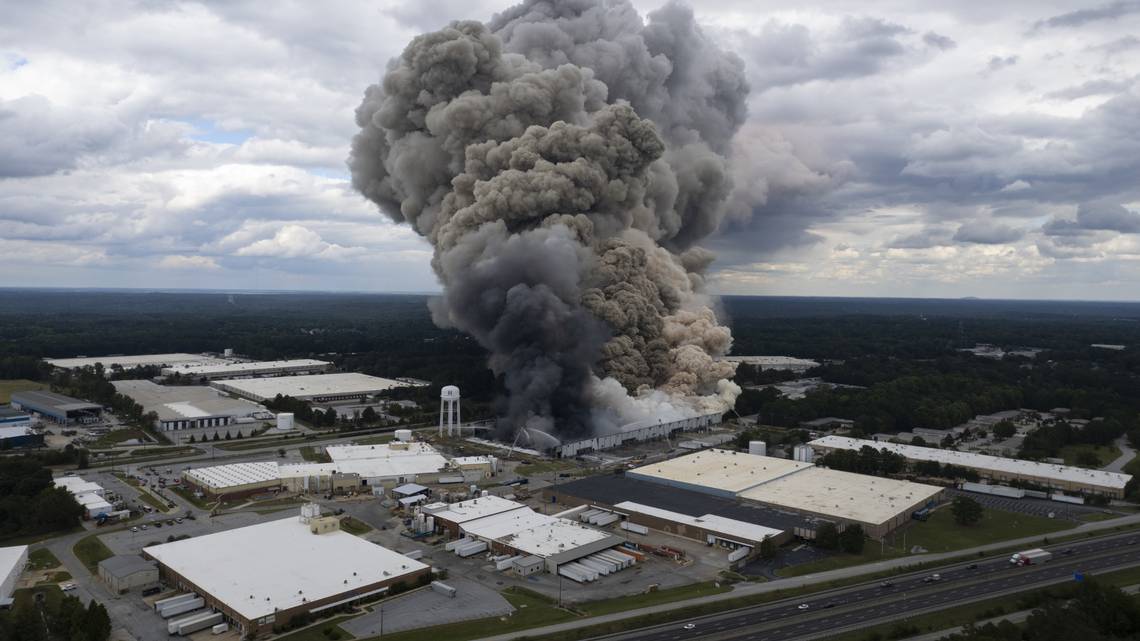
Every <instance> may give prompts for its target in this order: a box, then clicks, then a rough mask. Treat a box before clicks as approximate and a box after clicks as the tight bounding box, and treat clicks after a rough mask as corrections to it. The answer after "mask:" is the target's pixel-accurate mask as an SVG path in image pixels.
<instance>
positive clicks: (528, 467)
mask: <svg viewBox="0 0 1140 641" xmlns="http://www.w3.org/2000/svg"><path fill="white" fill-rule="evenodd" d="M547 472H567V473H574V472H582V473H585V470H583V469H582V468H580V467H578V465H577V464H576V463H575V462H574V461H565V460H562V461H536V462H532V463H523V464H522V465H519V466H518V467H516V468H515V473H516V474H520V475H522V476H530V475H533V474H546V473H547Z"/></svg>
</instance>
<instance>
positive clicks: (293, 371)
mask: <svg viewBox="0 0 1140 641" xmlns="http://www.w3.org/2000/svg"><path fill="white" fill-rule="evenodd" d="M330 369H332V363H330V362H328V361H318V360H314V359H311V358H298V359H293V360H285V361H249V362H240V363H228V362H226V363H216V364H206V365H201V364H194V363H183V364H180V365H172V366H170V367H164V368H162V375H163V376H173V375H175V374H178V375H179V376H183V377H187V378H192V379H198V380H208V381H212V380H215V379H219V378H247V377H248V378H254V377H266V376H289V375H298V374H319V373H321V372H327V371H328V370H330Z"/></svg>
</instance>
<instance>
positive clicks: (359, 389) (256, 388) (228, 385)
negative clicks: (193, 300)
mask: <svg viewBox="0 0 1140 641" xmlns="http://www.w3.org/2000/svg"><path fill="white" fill-rule="evenodd" d="M210 384H211V385H214V386H216V387H218V388H220V389H225V390H227V391H232V392H234V393H236V394H240V395H242V396H246V397H250V398H255V399H258V400H263V399H271V398H274V397H276V396H277V395H278V394H281V395H282V396H292V397H293V398H296V399H301V400H304V399H309V398H315V397H325V396H335V395H353V394H360V395H368V394H378V393H380V392H382V391H384V390H389V389H393V388H396V387H411V386H412V384H411V383H404V382H402V381H397V380H393V379H390V378H379V377H376V376H369V375H367V374H357V373H342V374H311V375H305V376H277V377H273V378H246V379H233V378H226V379H222V380H217V381H213V382H212V383H210Z"/></svg>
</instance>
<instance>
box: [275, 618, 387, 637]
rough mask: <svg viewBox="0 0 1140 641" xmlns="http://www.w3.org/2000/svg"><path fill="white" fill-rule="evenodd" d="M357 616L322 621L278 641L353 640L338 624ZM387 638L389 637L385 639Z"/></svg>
mask: <svg viewBox="0 0 1140 641" xmlns="http://www.w3.org/2000/svg"><path fill="white" fill-rule="evenodd" d="M353 616H355V615H349V616H343V617H334V618H332V619H329V620H328V621H321V622H320V623H318V624H316V625H314V626H313V627H311V628H305V629H304V630H301V631H300V632H294V633H293V634H287V635H285V636H283V637H277V639H276V641H332V640H333V639H334V638H336V639H351V638H353V637H352V635H351V634H349V633H347V632H345V631H344V630H343V629H341V628H340V627H339V626H338V625H337V624H338V623H343V622H345V621H347V620H349V619H351V618H352V617H353ZM330 629H331V630H335V632H328V633H326V632H325V630H330ZM385 638H387V637H385Z"/></svg>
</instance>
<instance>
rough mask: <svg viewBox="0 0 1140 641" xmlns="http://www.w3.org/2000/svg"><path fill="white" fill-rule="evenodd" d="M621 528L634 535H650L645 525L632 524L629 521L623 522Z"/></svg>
mask: <svg viewBox="0 0 1140 641" xmlns="http://www.w3.org/2000/svg"><path fill="white" fill-rule="evenodd" d="M619 527H620V528H621V529H623V530H625V531H626V532H633V533H634V534H649V528H647V527H645V526H644V525H638V524H637V523H630V522H629V521H622V522H621V525H620V526H619Z"/></svg>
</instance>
